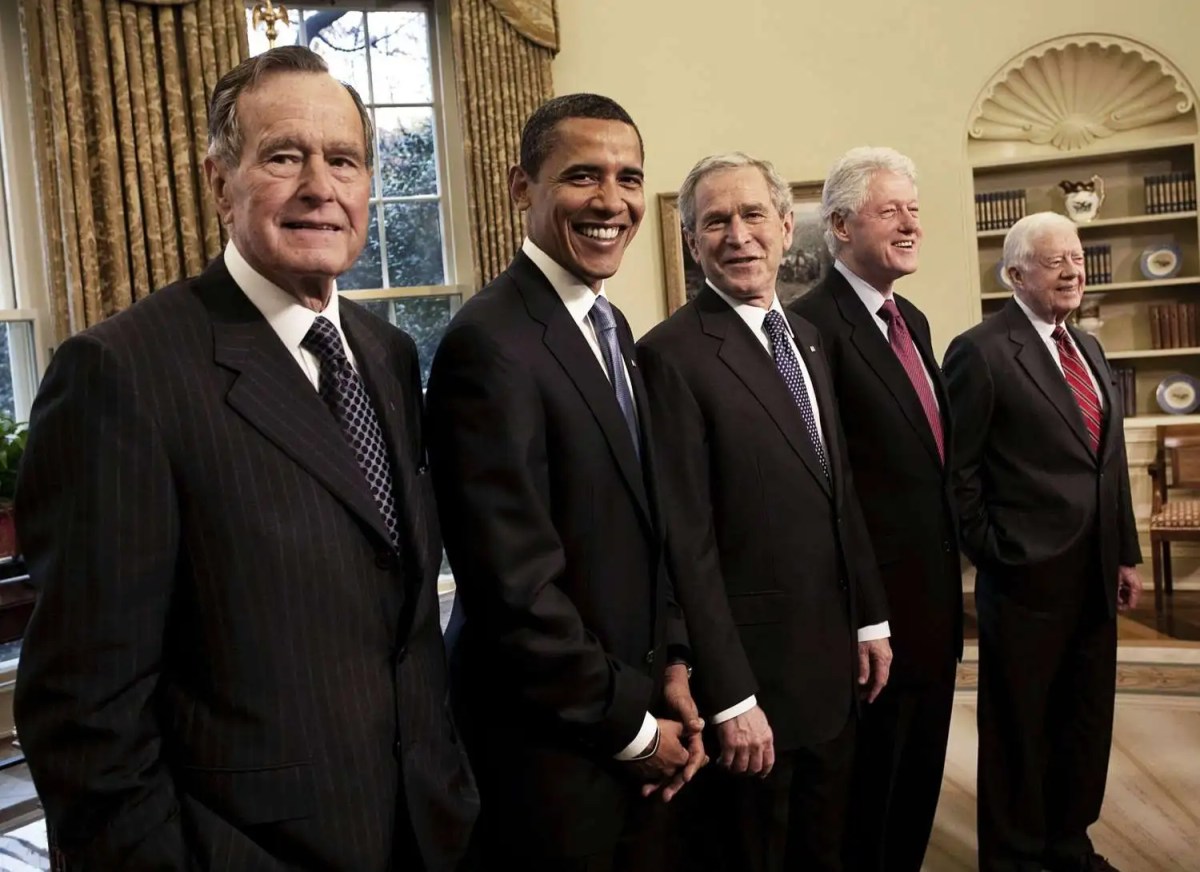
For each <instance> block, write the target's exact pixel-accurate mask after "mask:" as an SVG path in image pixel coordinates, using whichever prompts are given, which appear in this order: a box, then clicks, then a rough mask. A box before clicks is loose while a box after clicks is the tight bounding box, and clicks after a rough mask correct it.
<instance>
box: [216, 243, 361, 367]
mask: <svg viewBox="0 0 1200 872" xmlns="http://www.w3.org/2000/svg"><path fill="white" fill-rule="evenodd" d="M225 267H226V269H228V270H229V275H230V276H231V277H232V278H233V280H234V281H235V282H237V285H238V287H239V288H241V289H242V293H244V294H245V295H246V296H247V297H248V298H249V300H250V302H251V303H253V304H254V308H256V309H258V311H259V312H261V313H262V316H263V317H264V318H266V319H267V323H268V324H270V325H271V329H272V330H274V331H275V334H276V335H277V336H278V337H279V339H280V341H281V342H283V345H284V347H285V348H287V350H288V352H290V353H291V355H292V357H293V358H295V360H296V363H297V365H299V367H300V369H301V370H302V371H303V372H304V375H305V376H306V377H307V378H308V380H309V381H310V382H312V386H313V388H315V389H319V388H320V384H321V364H320V362H319V361H318V360H317V357H316V355H314V354H313V353H312V352H311V351H309V350H308V349H307V348H301V347H300V343H301V342H302V341H304V337H305V336H307V335H308V331H309V330H310V329H312V325H313V322H314V321H316V320H317V316H318V315H321V316H323V317H325V318H327V319H328V320H329V321H331V322H333V326H334V327H336V328H337V331H338V335H339V336H341V337H342V349H343V350H344V351H345V352H346V357H347V358H348V359H349V361H350V365H351V366H354V367H355V369H356V370H357V369H358V367H357V366H355V363H354V352H353V351H351V350H350V345H349V343H347V342H346V334H345V332H343V330H342V319H341V316H339V315H338V293H337V285H336V284H335V285H334V287H333V290H332V291H331V292H330V294H329V302H328V303H326V304H325V310H324V311H323V312H314V311H313V310H312V309H310V308H308V307H307V306H303V305H301V304H300V301H299V300H297V299H296V298H295V297H293V296H292V295H291V294H289V293H288V292H287V291H285V290H284V289H283V288H281V287H279V285H277V284H275V283H274V282H272V281H270V280H269V279H267V278H265V277H264V276H263V275H262V274H261V273H259V272H258V271H257V270H255V269H254V267H252V266H250V264H249V263H247V262H246V259H245V258H244V257H242V253H241V252H240V251H238V250H237V246H236V245H234V244H233V240H232V239H231V240H229V244H227V245H226V246H225Z"/></svg>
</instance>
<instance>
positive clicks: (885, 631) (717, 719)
mask: <svg viewBox="0 0 1200 872" xmlns="http://www.w3.org/2000/svg"><path fill="white" fill-rule="evenodd" d="M705 283H706V284H707V285H708V286H709V287H710V288H712V290H713V292H714V293H716V295H717V296H718V297H720V298H721V299H722V300H724V301H725V302H726V303H727V304H728V305H729V308H731V309H733V311H735V312H736V313H737V314H738V317H740V318H741V319H742V320H743V321H745V322H746V326H747V327H749V328H750V332H751V333H753V334H754V338H755V339H757V340H758V343H759V345H761V346H762V347H763V350H764V351H766V352H767V354H769V355H771V358H772V360H773V359H774V357H775V355H774V353H773V352H772V351H771V337H770V336H769V335H768V334H767V331H766V329H765V328H764V323H765V322H766V320H767V312H778V313H779V314H780V315H782V316H783V323H784V324H785V325H786V326H787V335H788V346H789V347H790V348H791V351H792V356H793V357H795V358H796V365H797V366H799V367H800V372H802V373H803V374H804V390H805V391H806V392H807V393H808V402H809V405H811V406H812V412H813V418H814V420H815V421H816V424H817V435H818V437H819V438H820V440H821V448H822V449H825V456H826V457H829V451H828V449H826V446H825V434H824V432H823V431H822V430H821V409H820V407H819V406H818V405H817V395H816V393H814V392H813V380H812V376H811V375H809V372H808V367H807V366H805V365H804V355H802V354H801V353H800V351H799V349H797V348H796V337H795V334H793V333H792V325H791V324H790V323H789V322H788V320H787V315H786V314H785V313H784V311H783V306H782V305H780V303H779V297H778V296H775V297H773V298H772V299H771V305H770V306H769V307H768V308H766V309H764V308H762V307H761V306H755V305H754V304H753V303H744V302H742V301H741V300H737V299H734V298H733V297H731V296H729V295H728V294H726V293H725V292H724V291H722V290H721V289H720V288H718V287H717V286H716V285H714V284H713V283H712V282H710V281H708V280H707V279H705ZM831 471H832V470H831ZM890 635H892V631H891V628H890V627H889V625H888V622H887V621H884V622H883V623H881V624H870V625H868V626H866V627H859V629H858V641H860V642H870V641H872V640H873V639H886V638H887V637H888V636H890ZM756 705H758V700H757V698H756V697H754V696H748V697H746V699H744V700H742V701H741V702H739V703H737V704H735V705H731V706H730V707H729V708H727V709H723V710H722V711H719V712H717V713H716V714H715V715H713V716H712V718H711V722H712V723H714V724H720V723H723V722H724V721H728V720H731V719H732V718H736V717H737V716H738V715H741V714H745V713H746V712H748V711H750V709H752V708H754V707H755V706H756Z"/></svg>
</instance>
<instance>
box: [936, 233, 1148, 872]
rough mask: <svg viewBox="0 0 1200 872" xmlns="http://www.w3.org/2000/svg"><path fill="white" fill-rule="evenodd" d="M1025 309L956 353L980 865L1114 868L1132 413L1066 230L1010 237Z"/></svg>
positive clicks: (986, 868) (1018, 302) (1011, 307)
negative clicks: (1083, 326) (1107, 803)
mask: <svg viewBox="0 0 1200 872" xmlns="http://www.w3.org/2000/svg"><path fill="white" fill-rule="evenodd" d="M1004 264H1005V267H1004V268H1005V270H1006V271H1007V274H1008V277H1009V279H1010V280H1011V281H1012V284H1013V287H1014V289H1015V292H1014V296H1013V299H1012V300H1010V301H1009V302H1008V303H1007V304H1005V306H1004V308H1003V309H1002V310H1001V311H1000V312H999V313H997V314H996V315H994V316H993V317H991V318H988V319H987V320H985V321H984V322H983V323H982V324H979V325H977V326H975V327H973V328H971V329H970V330H968V331H967V332H966V333H964V334H962V335H961V336H959V337H958V338H957V339H955V340H954V342H953V343H951V345H950V348H949V350H948V351H947V352H946V360H945V372H946V379H947V383H948V387H949V395H950V404H951V408H952V409H953V412H954V417H955V420H956V422H957V424H958V430H957V433H956V437H955V451H954V459H953V474H954V488H955V496H956V499H957V504H958V513H959V518H960V532H961V536H962V543H963V549H964V550H965V551H966V553H967V556H969V557H970V558H971V560H972V562H973V563H974V564H975V566H976V569H977V570H978V574H977V581H976V587H975V603H976V607H977V609H978V614H979V711H978V717H979V809H978V811H979V814H978V820H979V866H980V869H981V870H983V872H1010V870H1011V872H1017V870H1020V872H1025V870H1031V872H1033V870H1041V869H1048V870H1051V872H1059V870H1111V869H1113V867H1112V865H1111V864H1109V863H1108V862H1107V861H1106V860H1105V859H1104V858H1103V857H1101V856H1100V855H1099V854H1097V853H1096V852H1095V851H1094V850H1093V847H1092V843H1091V841H1090V840H1089V839H1088V835H1087V828H1088V826H1090V825H1091V824H1092V823H1094V822H1095V821H1096V820H1097V818H1099V816H1100V806H1101V803H1102V801H1103V799H1104V782H1105V778H1106V776H1107V771H1108V754H1109V746H1110V744H1111V740H1112V719H1113V688H1114V683H1115V678H1116V676H1115V672H1116V647H1117V631H1116V614H1117V612H1118V611H1124V610H1126V609H1129V608H1132V607H1134V606H1136V605H1137V601H1138V597H1139V595H1140V594H1141V590H1142V582H1141V580H1140V579H1139V577H1138V573H1137V570H1136V569H1135V565H1136V564H1137V563H1139V562H1141V551H1140V549H1139V547H1138V539H1137V530H1136V528H1135V526H1134V520H1133V508H1132V505H1131V502H1130V496H1129V471H1128V464H1127V461H1126V457H1125V439H1124V430H1123V421H1122V417H1121V404H1120V402H1119V401H1118V399H1117V395H1116V392H1115V391H1114V389H1113V376H1112V372H1111V371H1110V370H1109V367H1108V361H1107V360H1106V359H1105V357H1104V352H1103V351H1102V350H1101V348H1100V343H1099V342H1097V341H1096V339H1095V338H1094V337H1092V336H1089V335H1087V334H1086V333H1082V332H1080V331H1079V330H1077V329H1075V328H1074V327H1071V326H1070V325H1068V324H1067V323H1066V318H1067V316H1068V315H1070V314H1071V312H1073V311H1074V310H1075V309H1076V307H1078V306H1079V303H1080V300H1081V299H1082V296H1083V287H1084V282H1085V279H1086V276H1085V274H1084V267H1083V248H1082V246H1081V245H1080V242H1079V235H1078V233H1077V231H1076V229H1075V225H1074V224H1072V223H1071V221H1069V220H1068V219H1067V218H1065V217H1063V216H1061V215H1056V214H1053V213H1050V212H1040V213H1037V214H1035V215H1029V216H1027V217H1025V218H1022V219H1021V220H1020V221H1018V222H1017V223H1016V224H1014V225H1013V227H1012V229H1011V230H1009V232H1008V236H1007V237H1005V240H1004Z"/></svg>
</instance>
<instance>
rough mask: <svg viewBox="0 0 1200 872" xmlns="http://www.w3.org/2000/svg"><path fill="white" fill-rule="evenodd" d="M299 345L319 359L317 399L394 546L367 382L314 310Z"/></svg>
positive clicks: (382, 449) (392, 509) (385, 472)
mask: <svg viewBox="0 0 1200 872" xmlns="http://www.w3.org/2000/svg"><path fill="white" fill-rule="evenodd" d="M300 345H301V347H302V348H305V349H307V350H308V351H311V352H312V353H313V355H314V356H315V357H316V358H317V360H318V361H319V362H320V364H321V374H320V379H319V384H320V388H319V390H320V394H321V399H322V400H324V401H325V405H326V406H328V407H329V411H331V412H332V413H333V417H334V418H335V419H337V422H338V424H340V425H341V428H342V434H343V435H344V436H345V437H346V442H347V443H348V444H349V446H350V450H351V451H353V452H354V457H355V459H356V460H357V461H358V465H359V467H360V468H361V469H362V471H363V475H364V476H366V479H367V485H368V486H369V487H370V489H371V496H373V497H374V498H375V505H377V506H378V507H379V513H380V514H381V515H382V516H383V522H384V524H385V525H386V526H387V530H388V534H389V535H390V536H391V539H392V544H393V545H396V544H397V542H398V540H399V535H398V532H399V531H398V525H397V523H396V502H395V500H394V499H393V497H392V465H391V463H390V462H389V461H388V451H387V443H386V442H385V441H384V439H383V430H382V428H380V426H379V418H377V417H376V416H375V409H374V407H373V406H372V405H371V399H370V397H368V396H367V390H366V387H365V386H364V385H363V381H362V379H361V378H359V375H358V373H357V372H355V371H354V367H353V366H351V365H350V360H349V358H347V357H346V351H345V348H344V347H343V345H342V336H341V334H340V333H338V329H337V328H336V327H334V326H333V322H332V321H330V320H329V319H328V318H326V317H324V316H322V315H318V316H317V318H316V320H315V321H313V325H312V327H310V328H309V331H308V333H307V334H305V336H304V339H303V341H301V343H300Z"/></svg>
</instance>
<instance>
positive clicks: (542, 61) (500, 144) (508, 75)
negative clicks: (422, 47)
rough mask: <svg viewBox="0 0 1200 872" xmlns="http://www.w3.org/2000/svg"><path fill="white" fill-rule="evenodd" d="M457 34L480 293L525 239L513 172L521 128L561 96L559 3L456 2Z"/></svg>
mask: <svg viewBox="0 0 1200 872" xmlns="http://www.w3.org/2000/svg"><path fill="white" fill-rule="evenodd" d="M510 22H512V23H510ZM518 27H521V28H522V29H521V30H520V31H518V29H517V28H518ZM451 29H452V31H453V36H454V55H455V58H454V60H455V67H456V69H457V77H458V99H459V105H460V106H461V115H462V120H463V139H464V146H465V151H466V159H467V200H468V207H469V209H470V215H471V241H472V256H473V260H474V266H475V287H476V288H479V287H482V286H483V285H485V284H486V283H487V282H489V281H491V280H492V279H493V278H495V277H496V276H497V275H498V274H499V273H501V272H502V271H503V270H504V268H505V267H506V266H507V265H508V262H509V261H510V260H511V259H512V256H513V254H514V253H516V250H517V247H518V246H519V245H520V244H521V238H522V235H523V233H524V231H523V230H522V227H521V216H520V213H519V212H517V210H516V209H514V208H513V206H512V204H511V201H510V200H509V197H508V181H507V176H508V167H509V165H510V164H512V163H514V162H515V161H516V158H517V154H518V152H519V150H520V144H521V125H522V124H524V122H525V119H526V118H527V117H528V116H529V114H530V113H531V112H533V110H534V109H535V108H537V107H538V106H539V105H540V104H541V103H544V102H545V101H546V100H548V99H549V98H550V97H552V96H554V88H553V85H552V83H551V79H550V61H551V60H552V59H553V57H554V52H555V51H556V49H557V45H558V36H557V32H556V28H555V18H554V0H452V6H451ZM523 33H528V34H530V35H529V36H526V35H523Z"/></svg>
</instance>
